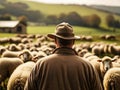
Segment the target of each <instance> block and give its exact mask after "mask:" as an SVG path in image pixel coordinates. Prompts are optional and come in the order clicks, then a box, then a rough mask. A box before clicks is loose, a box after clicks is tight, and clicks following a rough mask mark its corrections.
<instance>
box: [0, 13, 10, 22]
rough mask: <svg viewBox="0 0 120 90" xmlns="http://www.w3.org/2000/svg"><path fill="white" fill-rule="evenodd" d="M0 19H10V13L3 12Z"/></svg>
mask: <svg viewBox="0 0 120 90" xmlns="http://www.w3.org/2000/svg"><path fill="white" fill-rule="evenodd" d="M0 20H7V21H8V20H12V19H11V15H10V14H3V15H0Z"/></svg>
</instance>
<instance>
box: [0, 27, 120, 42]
mask: <svg viewBox="0 0 120 90" xmlns="http://www.w3.org/2000/svg"><path fill="white" fill-rule="evenodd" d="M73 28H74V32H75V34H76V35H78V36H80V35H86V36H87V35H91V36H93V39H94V42H101V41H102V42H107V43H118V44H120V29H118V30H117V32H116V33H113V32H112V31H110V30H109V31H104V30H99V29H94V28H86V27H77V26H73ZM27 29H28V30H27V33H28V34H41V35H47V34H48V33H54V30H55V26H29V27H28V28H27ZM105 34H111V35H115V36H116V37H117V40H116V41H103V40H100V36H101V35H105ZM14 36H16V34H10V33H0V38H3V37H14ZM82 42H84V41H82ZM77 43H79V41H78V42H77Z"/></svg>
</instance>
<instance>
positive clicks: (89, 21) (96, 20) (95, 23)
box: [83, 14, 101, 27]
mask: <svg viewBox="0 0 120 90" xmlns="http://www.w3.org/2000/svg"><path fill="white" fill-rule="evenodd" d="M83 21H84V25H85V26H89V27H99V26H100V23H101V18H100V17H99V16H98V15H97V14H92V15H90V16H84V17H83Z"/></svg>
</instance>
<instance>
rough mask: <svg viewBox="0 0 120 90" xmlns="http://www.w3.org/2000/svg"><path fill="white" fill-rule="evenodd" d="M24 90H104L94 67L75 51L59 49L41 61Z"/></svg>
mask: <svg viewBox="0 0 120 90" xmlns="http://www.w3.org/2000/svg"><path fill="white" fill-rule="evenodd" d="M24 90H102V87H101V83H100V80H99V78H98V76H97V74H96V72H95V71H94V69H93V67H92V65H91V64H90V63H89V62H86V61H85V60H83V59H82V58H80V57H79V56H78V55H76V52H75V51H74V50H73V49H70V48H58V49H56V50H55V52H54V53H53V54H52V55H49V56H47V57H45V58H42V59H40V60H39V61H38V62H37V64H36V66H35V68H34V69H33V70H32V72H31V74H30V77H29V78H28V80H27V82H26V85H25V88H24Z"/></svg>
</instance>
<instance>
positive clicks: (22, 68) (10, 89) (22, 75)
mask: <svg viewBox="0 0 120 90" xmlns="http://www.w3.org/2000/svg"><path fill="white" fill-rule="evenodd" d="M34 65H35V63H34V62H32V61H29V62H26V63H24V64H21V65H19V66H18V67H17V68H16V69H15V70H14V72H13V73H12V75H11V76H10V78H9V80H8V85H7V90H24V86H25V83H26V80H27V78H28V77H29V75H30V73H31V71H32V69H33V67H34Z"/></svg>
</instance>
